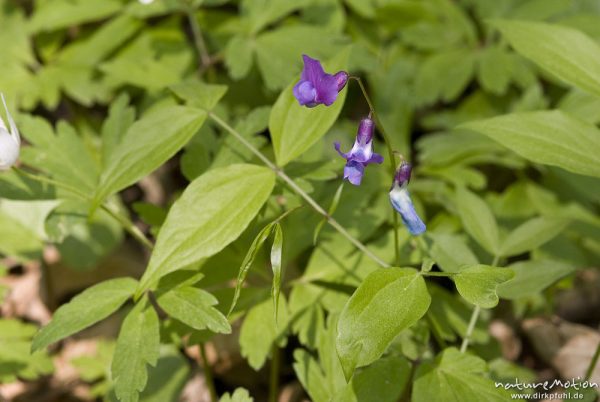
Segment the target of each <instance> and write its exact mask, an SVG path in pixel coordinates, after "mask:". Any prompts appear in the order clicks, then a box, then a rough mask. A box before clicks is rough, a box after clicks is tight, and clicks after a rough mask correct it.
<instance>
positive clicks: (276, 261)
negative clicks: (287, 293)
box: [271, 223, 283, 322]
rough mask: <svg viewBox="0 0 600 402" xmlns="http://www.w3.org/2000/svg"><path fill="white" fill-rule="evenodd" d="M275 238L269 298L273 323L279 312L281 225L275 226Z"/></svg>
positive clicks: (272, 248) (272, 249) (272, 250)
mask: <svg viewBox="0 0 600 402" xmlns="http://www.w3.org/2000/svg"><path fill="white" fill-rule="evenodd" d="M274 230H275V236H274V238H273V246H272V247H271V268H272V269H273V284H272V286H271V297H272V298H273V311H274V312H275V322H277V313H278V311H279V294H280V293H281V254H282V251H283V250H282V249H283V230H282V229H281V224H279V223H276V224H275V228H274Z"/></svg>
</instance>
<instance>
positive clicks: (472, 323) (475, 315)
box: [460, 256, 500, 353]
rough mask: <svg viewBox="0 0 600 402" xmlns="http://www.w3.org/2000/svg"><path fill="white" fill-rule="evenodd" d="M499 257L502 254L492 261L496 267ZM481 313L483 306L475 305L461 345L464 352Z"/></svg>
mask: <svg viewBox="0 0 600 402" xmlns="http://www.w3.org/2000/svg"><path fill="white" fill-rule="evenodd" d="M499 259H500V256H495V257H494V261H492V267H495V266H496V265H498V260H499ZM480 313H481V307H479V306H475V309H474V310H473V313H472V314H471V319H470V320H469V326H468V328H467V333H466V334H465V337H464V339H463V341H462V344H461V345H460V351H461V353H464V352H466V351H467V347H468V346H469V342H470V341H471V336H472V335H473V330H474V329H475V324H476V323H477V319H478V318H479V314H480Z"/></svg>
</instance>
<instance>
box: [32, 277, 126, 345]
mask: <svg viewBox="0 0 600 402" xmlns="http://www.w3.org/2000/svg"><path fill="white" fill-rule="evenodd" d="M136 285H137V282H136V281H135V280H134V279H132V278H118V279H111V280H108V281H104V282H101V283H99V284H97V285H94V286H92V287H90V288H88V289H86V290H84V291H83V292H82V293H80V294H78V295H77V296H75V297H74V298H73V299H72V300H71V301H70V302H69V303H67V304H64V305H63V306H61V307H60V308H59V309H58V310H56V312H55V313H54V316H53V318H52V321H50V324H48V325H46V326H45V327H44V328H42V329H41V330H40V331H39V332H38V333H37V334H36V335H35V337H34V338H33V342H32V345H31V350H32V351H36V350H38V349H41V348H45V347H46V346H48V345H50V344H51V343H54V342H56V341H59V340H61V339H63V338H66V337H67V336H69V335H72V334H74V333H76V332H79V331H81V330H83V329H85V328H87V327H89V326H90V325H92V324H95V323H97V322H98V321H101V320H103V319H105V318H106V317H108V316H109V315H111V314H112V313H114V312H115V311H117V309H118V308H119V307H121V305H123V303H125V302H126V301H127V299H129V298H130V297H131V296H132V295H133V292H134V291H135V287H136Z"/></svg>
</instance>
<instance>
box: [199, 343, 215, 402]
mask: <svg viewBox="0 0 600 402" xmlns="http://www.w3.org/2000/svg"><path fill="white" fill-rule="evenodd" d="M198 350H199V351H200V358H201V359H202V370H203V372H204V378H205V380H206V386H207V387H208V392H209V393H210V400H211V402H217V401H218V399H219V398H218V396H217V389H216V388H215V379H214V377H213V374H212V370H211V368H210V363H209V362H208V358H207V357H206V348H205V347H204V344H203V343H199V344H198Z"/></svg>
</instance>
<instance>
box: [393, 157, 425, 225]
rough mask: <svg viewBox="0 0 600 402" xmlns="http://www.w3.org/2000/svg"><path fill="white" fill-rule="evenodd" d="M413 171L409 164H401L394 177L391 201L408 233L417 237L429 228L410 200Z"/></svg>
mask: <svg viewBox="0 0 600 402" xmlns="http://www.w3.org/2000/svg"><path fill="white" fill-rule="evenodd" d="M411 171H412V167H411V166H410V164H409V163H407V162H404V161H403V162H402V163H401V164H400V167H399V168H398V170H397V171H396V174H395V175H394V183H393V184H392V188H391V190H390V201H391V203H392V206H393V207H394V209H395V210H396V211H398V213H399V214H400V216H401V217H402V222H403V223H404V225H405V226H406V228H407V229H408V231H409V232H410V233H411V234H412V235H415V236H416V235H420V234H422V233H424V232H425V230H426V229H427V228H426V226H425V224H424V223H423V221H422V220H421V218H420V217H419V215H417V211H415V206H414V205H413V202H412V200H411V198H410V193H409V192H408V182H409V181H410V174H411Z"/></svg>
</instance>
